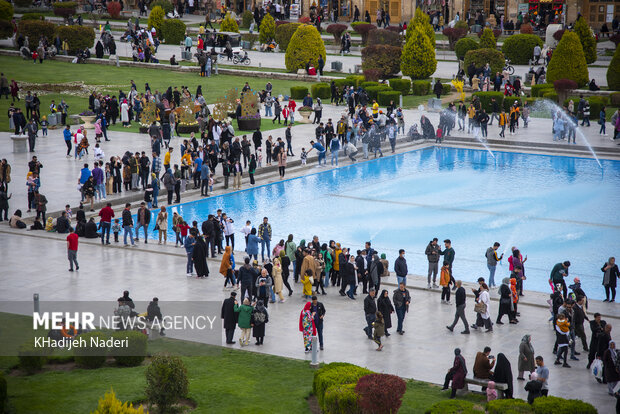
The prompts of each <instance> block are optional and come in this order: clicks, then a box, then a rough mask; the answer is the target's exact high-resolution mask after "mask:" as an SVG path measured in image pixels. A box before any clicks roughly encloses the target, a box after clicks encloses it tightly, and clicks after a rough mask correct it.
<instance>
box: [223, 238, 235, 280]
mask: <svg viewBox="0 0 620 414" xmlns="http://www.w3.org/2000/svg"><path fill="white" fill-rule="evenodd" d="M220 274H221V275H222V276H224V278H225V279H224V290H226V286H227V285H228V282H230V288H231V289H232V288H234V287H235V276H234V275H233V258H232V249H231V247H230V246H226V249H225V250H224V255H223V256H222V262H221V263H220Z"/></svg>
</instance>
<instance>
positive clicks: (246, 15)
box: [241, 10, 254, 29]
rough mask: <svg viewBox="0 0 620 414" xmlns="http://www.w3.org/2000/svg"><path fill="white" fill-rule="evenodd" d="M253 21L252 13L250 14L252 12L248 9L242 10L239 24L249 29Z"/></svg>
mask: <svg viewBox="0 0 620 414" xmlns="http://www.w3.org/2000/svg"><path fill="white" fill-rule="evenodd" d="M253 21H254V14H252V12H251V11H249V10H246V11H244V12H243V15H242V16H241V25H242V26H243V28H244V29H249V28H250V26H251V25H252V22H253Z"/></svg>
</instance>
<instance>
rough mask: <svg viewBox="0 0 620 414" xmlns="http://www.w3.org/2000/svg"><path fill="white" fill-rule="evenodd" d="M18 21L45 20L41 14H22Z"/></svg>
mask: <svg viewBox="0 0 620 414" xmlns="http://www.w3.org/2000/svg"><path fill="white" fill-rule="evenodd" d="M20 20H45V16H44V15H43V13H24V14H22V17H21V19H20Z"/></svg>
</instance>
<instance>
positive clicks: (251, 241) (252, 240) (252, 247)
mask: <svg viewBox="0 0 620 414" xmlns="http://www.w3.org/2000/svg"><path fill="white" fill-rule="evenodd" d="M259 242H260V239H259V238H258V236H257V235H256V228H253V229H252V230H250V234H249V235H248V246H247V247H246V249H245V251H246V253H247V254H248V256H249V257H250V258H252V257H254V260H257V258H258V244H259Z"/></svg>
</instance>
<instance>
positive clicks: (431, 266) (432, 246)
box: [424, 237, 441, 289]
mask: <svg viewBox="0 0 620 414" xmlns="http://www.w3.org/2000/svg"><path fill="white" fill-rule="evenodd" d="M437 242H438V239H437V237H435V238H433V240H431V241H430V242H429V243H428V246H426V250H425V251H424V254H426V258H427V260H428V280H427V286H426V287H427V289H430V288H431V275H432V276H433V289H437V288H438V287H439V286H437V284H436V283H435V282H436V281H437V272H438V270H439V268H438V266H439V265H438V263H439V255H440V254H441V247H439V244H437Z"/></svg>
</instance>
